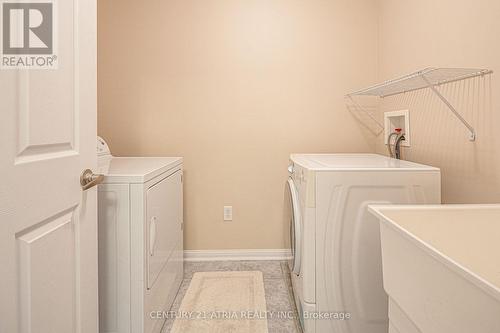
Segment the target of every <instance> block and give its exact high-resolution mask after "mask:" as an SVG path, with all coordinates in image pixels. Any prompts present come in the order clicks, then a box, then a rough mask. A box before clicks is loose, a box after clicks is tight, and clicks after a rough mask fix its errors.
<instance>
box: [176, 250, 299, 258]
mask: <svg viewBox="0 0 500 333" xmlns="http://www.w3.org/2000/svg"><path fill="white" fill-rule="evenodd" d="M289 258H291V252H290V250H287V249H262V250H260V249H250V250H243V249H238V250H184V261H236V260H286V259H289Z"/></svg>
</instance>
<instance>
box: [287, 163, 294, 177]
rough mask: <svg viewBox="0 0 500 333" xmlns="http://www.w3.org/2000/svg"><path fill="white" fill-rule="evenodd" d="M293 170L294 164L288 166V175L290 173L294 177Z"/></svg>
mask: <svg viewBox="0 0 500 333" xmlns="http://www.w3.org/2000/svg"><path fill="white" fill-rule="evenodd" d="M293 169H294V168H293V164H290V165H289V166H288V173H289V174H291V175H293V171H294V170H293Z"/></svg>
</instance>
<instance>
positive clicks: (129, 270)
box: [97, 138, 183, 333]
mask: <svg viewBox="0 0 500 333" xmlns="http://www.w3.org/2000/svg"><path fill="white" fill-rule="evenodd" d="M97 154H98V161H99V173H101V174H103V175H104V176H105V177H104V181H103V183H102V184H101V185H99V189H98V198H99V199H98V214H99V215H98V226H99V229H98V230H99V237H98V238H99V331H100V333H152V332H155V333H157V332H160V331H161V327H162V325H163V322H164V319H165V318H164V316H162V315H160V316H158V314H157V313H156V312H157V311H160V312H161V311H168V310H169V309H170V307H171V305H172V303H173V301H174V298H175V295H176V294H177V291H178V290H179V287H180V284H181V282H182V278H183V201H182V197H183V189H182V158H180V157H114V156H112V155H111V153H110V151H109V148H108V145H107V144H106V142H105V141H104V140H102V139H101V138H98V139H97ZM152 313H153V314H152Z"/></svg>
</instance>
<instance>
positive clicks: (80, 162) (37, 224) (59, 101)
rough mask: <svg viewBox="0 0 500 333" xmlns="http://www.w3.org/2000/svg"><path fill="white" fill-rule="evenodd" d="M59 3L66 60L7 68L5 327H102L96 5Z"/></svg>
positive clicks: (1, 186) (66, 332) (0, 275)
mask: <svg viewBox="0 0 500 333" xmlns="http://www.w3.org/2000/svg"><path fill="white" fill-rule="evenodd" d="M25 2H26V1H25ZM28 2H36V1H28ZM55 3H56V4H57V10H55V11H54V16H55V18H56V20H57V24H58V29H57V30H56V35H55V36H54V38H56V40H57V57H58V68H57V69H50V70H46V69H30V70H15V69H9V70H5V69H0V116H1V118H0V175H1V180H0V258H1V262H0V332H2V333H3V332H5V333H7V332H8V333H15V332H33V333H71V332H90V333H94V332H97V331H98V315H97V313H98V308H97V305H98V298H97V221H96V220H97V217H96V188H95V187H94V188H91V189H88V190H87V191H83V190H82V187H81V186H80V179H79V178H80V174H81V173H82V171H83V170H84V169H87V168H90V169H94V170H95V168H96V167H97V161H96V151H95V138H96V3H95V0H78V1H77V0H64V1H56V2H55ZM30 15H31V13H30ZM25 17H26V16H25ZM0 21H1V19H0ZM25 36H26V35H25ZM30 38H32V37H31V36H30Z"/></svg>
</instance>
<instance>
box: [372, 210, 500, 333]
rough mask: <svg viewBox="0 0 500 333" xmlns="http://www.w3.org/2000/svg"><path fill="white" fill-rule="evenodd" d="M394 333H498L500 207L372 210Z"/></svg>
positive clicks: (499, 312) (499, 322)
mask: <svg viewBox="0 0 500 333" xmlns="http://www.w3.org/2000/svg"><path fill="white" fill-rule="evenodd" d="M369 209H370V211H371V212H372V213H373V214H375V215H376V216H378V217H379V218H380V234H381V244H382V266H383V276H384V277H383V279H384V288H385V290H386V292H387V293H388V294H389V320H390V328H389V332H390V333H499V332H500V205H435V206H432V205H431V206H428V205H421V206H380V205H375V206H370V207H369Z"/></svg>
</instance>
